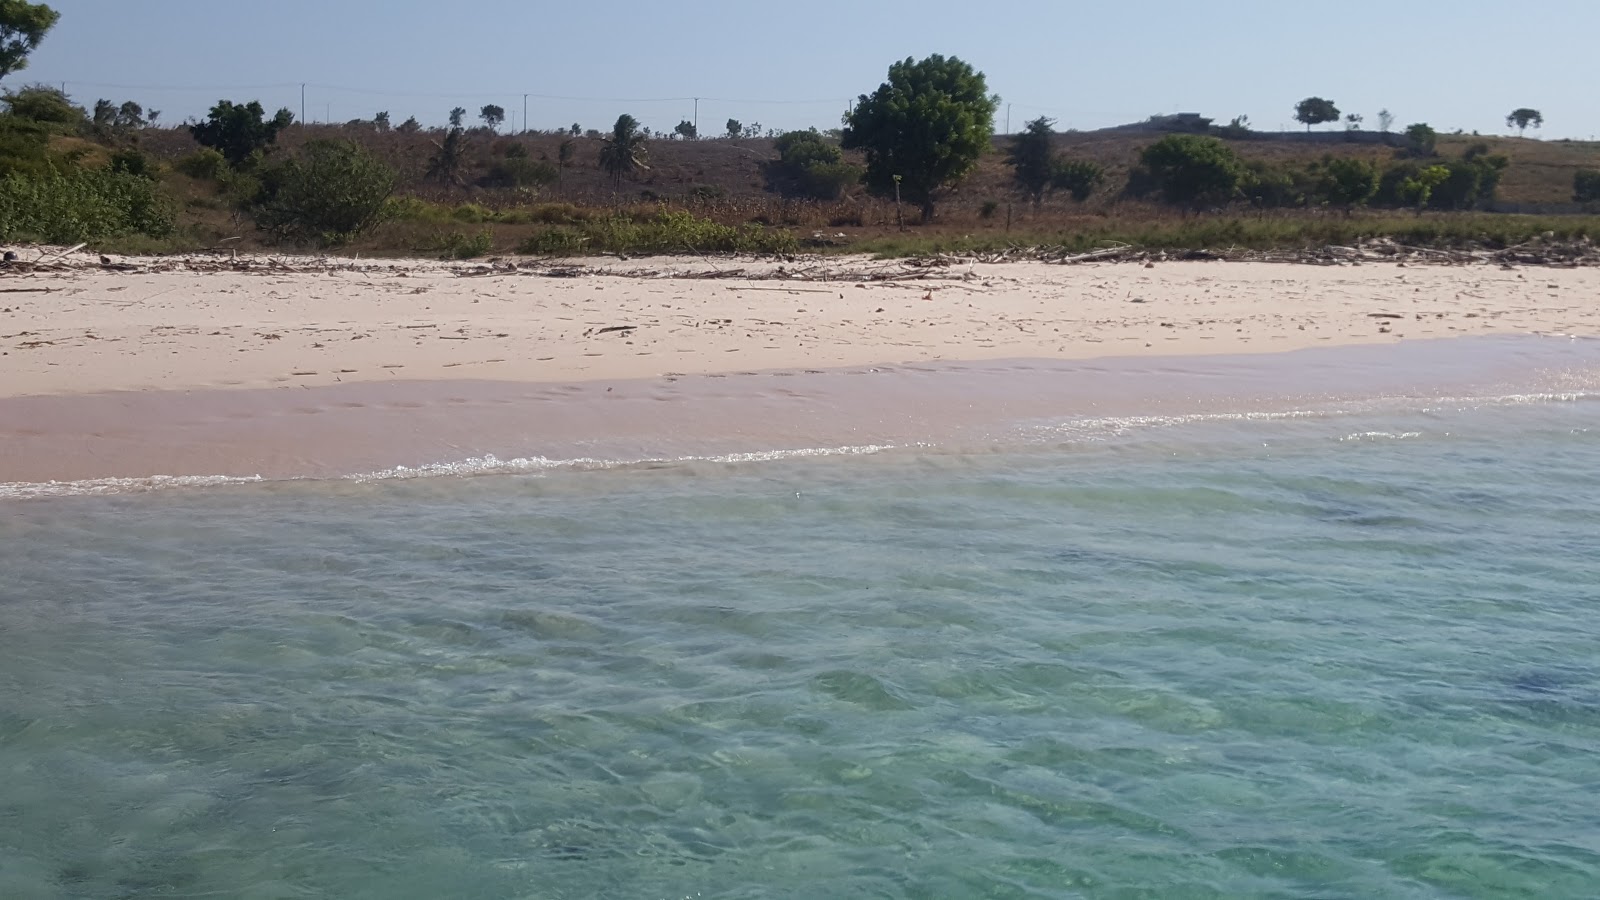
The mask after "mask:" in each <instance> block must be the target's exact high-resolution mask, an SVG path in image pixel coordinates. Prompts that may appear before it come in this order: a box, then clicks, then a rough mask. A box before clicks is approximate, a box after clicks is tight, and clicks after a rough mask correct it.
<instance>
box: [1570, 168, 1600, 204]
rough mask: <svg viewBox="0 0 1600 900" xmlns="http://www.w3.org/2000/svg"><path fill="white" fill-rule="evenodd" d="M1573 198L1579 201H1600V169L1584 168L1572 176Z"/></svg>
mask: <svg viewBox="0 0 1600 900" xmlns="http://www.w3.org/2000/svg"><path fill="white" fill-rule="evenodd" d="M1572 199H1573V200H1576V201H1577V202H1579V203H1595V202H1600V170H1595V169H1583V170H1581V171H1579V172H1578V173H1576V174H1575V175H1573V176H1572Z"/></svg>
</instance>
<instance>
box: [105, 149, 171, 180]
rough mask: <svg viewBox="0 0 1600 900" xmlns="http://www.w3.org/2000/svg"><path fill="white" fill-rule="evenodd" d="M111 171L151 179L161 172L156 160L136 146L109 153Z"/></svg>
mask: <svg viewBox="0 0 1600 900" xmlns="http://www.w3.org/2000/svg"><path fill="white" fill-rule="evenodd" d="M111 171H113V172H123V173H125V174H128V175H137V176H138V177H140V178H151V179H153V178H155V177H156V176H158V175H160V174H161V173H160V166H159V165H157V163H156V161H155V160H154V159H151V158H150V155H149V154H147V153H145V152H143V151H141V150H139V149H138V148H137V147H125V148H123V149H121V150H117V151H115V152H113V153H112V154H111Z"/></svg>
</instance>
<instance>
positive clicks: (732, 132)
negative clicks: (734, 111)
mask: <svg viewBox="0 0 1600 900" xmlns="http://www.w3.org/2000/svg"><path fill="white" fill-rule="evenodd" d="M727 129H728V137H730V138H736V137H738V136H739V135H740V134H742V133H744V123H743V122H740V121H739V120H738V119H729V120H728V124H727Z"/></svg>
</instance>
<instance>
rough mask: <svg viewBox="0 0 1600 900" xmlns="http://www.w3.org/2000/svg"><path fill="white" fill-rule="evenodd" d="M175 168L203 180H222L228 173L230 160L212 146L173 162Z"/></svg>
mask: <svg viewBox="0 0 1600 900" xmlns="http://www.w3.org/2000/svg"><path fill="white" fill-rule="evenodd" d="M172 167H173V168H174V169H177V170H178V171H179V172H182V173H183V174H185V175H187V176H189V177H190V178H198V179H200V180H202V181H221V180H222V179H223V177H224V176H225V175H227V174H228V160H227V159H225V158H224V157H223V155H222V154H221V153H218V152H217V151H215V150H213V149H211V148H210V147H201V148H200V149H199V150H196V151H195V152H193V153H191V154H189V155H188V156H185V157H183V158H182V159H179V160H178V161H177V162H175V163H173V164H172Z"/></svg>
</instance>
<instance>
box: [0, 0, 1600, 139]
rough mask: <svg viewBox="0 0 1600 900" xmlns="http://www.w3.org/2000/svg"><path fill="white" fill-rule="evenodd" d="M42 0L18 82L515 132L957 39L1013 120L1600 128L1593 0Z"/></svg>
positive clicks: (722, 101)
mask: <svg viewBox="0 0 1600 900" xmlns="http://www.w3.org/2000/svg"><path fill="white" fill-rule="evenodd" d="M47 2H49V3H50V5H51V6H53V7H54V8H55V9H56V10H58V11H59V12H60V13H61V21H60V23H59V24H58V25H57V26H56V28H55V30H53V31H52V32H51V33H50V34H49V35H48V36H47V37H46V38H45V40H44V42H43V44H42V45H41V46H40V48H39V50H38V51H37V52H36V53H35V54H34V56H33V59H32V61H31V64H30V66H29V68H28V69H26V70H24V71H22V72H18V73H14V74H12V75H11V76H10V77H8V78H7V79H6V81H5V83H4V86H6V87H14V86H17V85H20V84H25V83H30V82H45V83H50V84H56V85H60V84H63V83H64V84H65V85H66V89H67V92H68V93H69V94H70V95H72V97H73V98H74V100H75V101H76V102H78V103H79V104H80V105H85V106H92V105H93V104H94V101H95V100H97V99H100V98H105V99H109V100H113V101H115V102H117V103H121V102H122V101H123V100H135V101H137V102H139V103H140V104H142V105H143V106H144V107H145V108H146V109H151V108H153V109H159V110H161V112H162V117H161V120H162V122H164V123H176V122H180V121H182V120H184V119H185V118H188V117H191V116H193V117H203V116H204V115H205V111H206V110H207V109H208V108H209V107H210V106H211V105H212V104H213V103H215V102H216V101H218V100H220V99H229V100H235V101H241V102H242V101H247V100H252V99H259V100H260V101H261V102H262V103H263V105H265V106H267V107H268V110H269V112H270V111H271V110H273V109H276V108H278V107H280V106H284V107H288V108H289V109H291V110H292V111H294V112H295V114H296V116H299V115H300V112H301V109H302V104H301V85H302V84H304V85H305V88H304V98H305V99H304V107H303V109H304V112H305V117H306V118H308V119H310V120H312V121H324V120H329V119H331V120H332V121H336V122H343V121H347V120H350V119H355V118H370V117H371V116H372V115H373V114H374V113H375V112H377V111H379V110H385V111H388V112H389V114H390V117H391V119H392V120H393V121H394V122H395V123H397V124H398V123H399V122H401V121H403V120H404V119H405V118H406V117H408V116H415V117H416V118H417V119H418V120H420V121H421V122H422V123H423V124H424V125H440V124H443V123H444V121H445V119H446V117H447V115H448V112H449V110H450V109H451V108H452V107H455V106H458V105H459V106H462V107H466V108H467V109H469V110H471V111H472V114H473V115H476V113H477V111H478V110H479V109H480V108H481V107H482V106H483V105H485V104H490V103H493V104H497V105H499V106H502V107H503V108H504V109H505V110H506V112H507V121H506V125H505V126H504V127H505V128H506V129H509V128H512V127H516V128H521V127H524V123H525V122H526V123H527V124H529V125H531V126H532V127H534V128H557V127H565V126H568V125H571V124H574V123H577V124H580V125H582V126H583V127H584V128H601V129H609V128H610V125H611V123H612V122H614V121H615V120H616V117H617V116H618V115H619V114H621V113H630V114H632V115H633V116H635V117H636V118H638V119H639V120H640V121H641V122H642V123H643V124H645V125H646V126H648V127H651V128H653V129H657V130H669V129H671V128H672V126H674V125H675V124H677V123H678V121H680V120H681V119H694V118H695V117H696V115H698V119H699V127H700V132H701V133H702V134H707V135H709V134H716V133H721V132H722V131H723V128H724V123H726V121H727V120H728V119H730V118H733V119H738V120H740V121H741V122H742V123H743V124H745V125H750V124H753V123H760V124H761V126H762V128H764V129H765V128H778V129H789V128H804V127H810V126H816V127H818V128H821V129H828V128H834V127H838V125H839V118H840V116H841V115H842V114H843V113H844V112H845V110H846V108H847V106H848V104H849V102H850V100H851V99H852V98H854V97H856V96H857V95H860V94H865V93H871V92H872V91H873V90H874V89H875V88H876V87H877V86H878V85H879V84H880V83H881V82H882V81H883V80H884V77H885V73H886V71H887V69H888V66H889V64H890V63H892V62H894V61H895V60H897V59H904V58H906V57H908V56H915V57H918V58H921V57H923V56H926V55H928V54H931V53H942V54H944V55H946V56H958V57H960V58H961V59H963V60H966V61H967V62H969V63H971V64H972V65H973V66H975V67H976V68H977V69H979V70H980V71H982V72H984V73H985V75H986V76H987V79H988V84H989V89H990V90H991V91H993V92H995V93H998V94H999V95H1000V96H1001V98H1002V104H1001V108H1000V112H999V115H998V116H997V118H996V128H997V129H1000V130H1004V129H1005V128H1006V126H1007V120H1008V118H1009V125H1010V128H1011V130H1013V131H1015V130H1019V129H1020V128H1021V127H1022V125H1023V123H1025V122H1026V121H1027V120H1030V119H1034V118H1038V117H1039V116H1049V117H1051V118H1053V119H1055V120H1056V128H1057V129H1058V130H1067V129H1072V128H1076V129H1080V130H1089V129H1094V128H1100V127H1105V126H1110V125H1117V124H1122V123H1126V122H1132V121H1139V120H1143V119H1145V118H1148V117H1149V116H1151V115H1154V114H1158V113H1172V112H1196V113H1201V114H1203V115H1206V116H1211V117H1213V118H1215V119H1217V120H1218V121H1219V122H1227V121H1228V120H1230V119H1232V118H1233V117H1234V116H1238V115H1246V116H1248V117H1249V120H1250V123H1251V125H1252V127H1254V128H1257V129H1262V130H1277V129H1279V128H1294V127H1298V126H1296V125H1295V124H1294V121H1293V117H1294V105H1295V103H1296V102H1298V101H1299V100H1301V99H1302V98H1305V97H1308V96H1312V95H1316V96H1322V97H1326V98H1329V99H1331V100H1333V101H1334V102H1335V103H1337V104H1338V106H1339V109H1340V110H1341V111H1343V112H1347V113H1348V112H1355V113H1360V114H1362V115H1364V116H1365V117H1366V125H1365V127H1367V128H1369V129H1370V128H1375V127H1377V125H1376V123H1377V114H1378V111H1379V110H1380V109H1388V110H1390V111H1391V112H1392V113H1393V115H1394V116H1395V120H1396V122H1397V127H1400V128H1403V127H1404V126H1405V125H1407V124H1409V123H1412V122H1418V121H1422V122H1427V123H1429V124H1430V125H1432V126H1433V127H1434V128H1436V129H1437V130H1439V131H1441V132H1450V131H1455V130H1457V129H1461V130H1463V131H1465V132H1468V133H1471V132H1473V131H1480V132H1482V133H1484V134H1501V133H1507V132H1508V128H1507V126H1506V123H1505V117H1506V114H1507V113H1509V112H1510V111H1511V110H1512V109H1514V108H1517V107H1523V106H1527V107H1533V108H1535V109H1538V110H1540V111H1542V112H1543V113H1544V117H1545V126H1544V128H1543V130H1542V131H1540V132H1537V134H1538V135H1539V136H1541V137H1544V138H1546V139H1550V138H1562V137H1570V138H1576V139H1591V138H1592V137H1594V136H1596V135H1600V103H1596V102H1595V100H1594V91H1595V84H1596V73H1597V72H1600V65H1597V64H1596V62H1595V58H1596V57H1595V55H1594V48H1593V45H1592V41H1593V36H1594V35H1595V34H1600V2H1596V0H1545V2H1542V3H1538V4H1536V5H1534V4H1521V5H1519V4H1507V3H1504V2H1488V0H1454V2H1438V0H1416V2H1403V0H1385V2H1372V0H1346V2H1342V3H1328V2H1322V3H1305V2H1296V0H1276V2H1266V0H1207V2H1203V3H1202V2H1196V0H1185V2H1177V0H1146V2H1143V3H1130V2H1123V3H1106V2H1103V0H1102V2H1095V3H1082V2H1062V0H1056V2H1013V3H1005V4H1001V5H999V6H995V7H990V6H987V5H985V4H981V3H973V2H965V3H956V2H952V0H921V2H899V0H895V2H881V0H880V2H870V0H855V2H835V0H806V2H784V0H778V2H751V0H716V2H691V0H679V2H671V0H656V2H651V3H643V2H638V0H613V2H611V3H596V2H574V0H566V2H561V3H548V2H545V3H541V2H530V0H477V2H462V0H457V2H454V3H449V2H446V3H440V2H437V0H435V2H429V3H423V2H419V0H386V2H372V0H320V2H311V0H271V2H263V3H217V2H215V0H146V2H140V3H130V2H128V0H47ZM524 95H528V96H527V97H526V109H527V114H526V119H524V114H523V109H524ZM695 97H700V98H701V99H700V101H699V103H698V105H697V104H696V102H695V100H694V99H693V98H695ZM697 106H698V109H697ZM1323 127H1333V126H1323ZM1533 134H1535V132H1530V135H1533Z"/></svg>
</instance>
